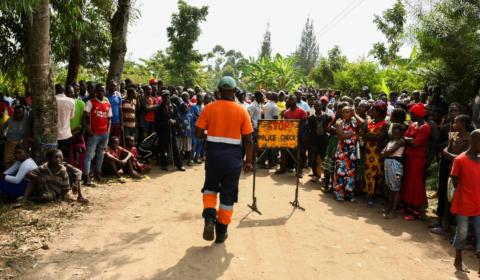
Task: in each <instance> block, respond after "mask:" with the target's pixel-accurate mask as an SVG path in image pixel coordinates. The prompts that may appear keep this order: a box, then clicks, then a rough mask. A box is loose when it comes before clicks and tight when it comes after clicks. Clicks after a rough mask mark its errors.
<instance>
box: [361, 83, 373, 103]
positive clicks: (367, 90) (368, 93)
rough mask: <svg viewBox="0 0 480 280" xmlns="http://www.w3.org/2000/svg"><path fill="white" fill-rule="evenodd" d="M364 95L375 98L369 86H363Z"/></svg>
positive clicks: (368, 98)
mask: <svg viewBox="0 0 480 280" xmlns="http://www.w3.org/2000/svg"><path fill="white" fill-rule="evenodd" d="M363 97H366V98H367V100H370V99H373V96H372V94H371V93H370V89H369V88H368V87H367V86H364V87H363Z"/></svg>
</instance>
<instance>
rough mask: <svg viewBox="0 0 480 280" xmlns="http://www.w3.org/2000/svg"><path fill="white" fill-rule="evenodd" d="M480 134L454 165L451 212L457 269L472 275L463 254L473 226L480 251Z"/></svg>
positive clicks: (473, 133) (473, 138) (477, 133)
mask: <svg viewBox="0 0 480 280" xmlns="http://www.w3.org/2000/svg"><path fill="white" fill-rule="evenodd" d="M479 153H480V130H479V129H477V130H475V131H473V132H472V133H471V134H470V148H469V149H468V150H467V151H466V152H465V153H464V154H460V155H459V156H457V157H456V158H455V159H454V161H453V167H452V173H451V174H452V183H453V186H454V187H455V189H456V190H455V195H454V196H453V199H452V206H451V209H450V211H451V212H452V214H454V215H456V218H457V233H456V234H455V240H454V241H453V247H455V261H454V263H453V264H454V266H455V268H456V269H457V270H459V271H462V272H469V270H468V268H467V267H466V266H465V264H463V261H462V251H463V250H464V249H465V245H466V243H467V236H468V224H469V222H471V224H472V226H473V228H474V229H475V234H476V249H477V252H479V251H480V184H479V183H478V178H479V177H480V158H479V157H478V154H479ZM478 273H479V274H480V270H479V271H478Z"/></svg>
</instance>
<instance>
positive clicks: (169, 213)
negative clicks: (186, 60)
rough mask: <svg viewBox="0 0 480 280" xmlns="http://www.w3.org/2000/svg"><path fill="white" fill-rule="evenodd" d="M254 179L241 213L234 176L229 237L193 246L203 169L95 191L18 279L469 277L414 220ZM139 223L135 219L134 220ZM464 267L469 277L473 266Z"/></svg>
mask: <svg viewBox="0 0 480 280" xmlns="http://www.w3.org/2000/svg"><path fill="white" fill-rule="evenodd" d="M273 172H274V170H261V171H259V173H258V176H257V198H258V205H259V208H260V210H261V211H262V213H263V215H258V214H257V213H255V212H251V211H250V208H248V207H247V204H250V203H251V194H252V178H253V176H251V175H247V176H246V177H245V176H242V177H241V182H240V194H239V203H238V204H236V205H235V213H234V217H233V221H232V224H231V225H230V227H229V238H228V239H227V241H226V243H225V244H224V245H218V244H213V243H211V242H206V241H204V240H203V239H202V230H203V219H202V217H201V211H202V196H201V193H200V189H201V187H202V184H203V178H204V176H203V174H204V170H203V166H195V168H189V169H188V170H187V172H185V173H181V172H175V173H172V172H169V173H165V172H162V173H160V171H158V168H157V167H155V169H154V172H153V173H152V174H150V177H151V180H150V181H147V182H140V183H129V184H126V185H112V186H101V187H100V188H104V190H103V191H102V197H103V198H102V199H97V201H94V202H93V204H91V207H90V208H91V209H92V211H90V212H89V214H85V215H84V216H83V217H82V219H81V220H77V221H75V222H74V226H73V227H72V228H71V229H70V230H69V231H68V232H65V233H64V236H67V238H57V239H55V241H54V242H52V243H51V244H49V246H50V249H49V250H47V251H45V252H46V253H47V254H46V255H44V256H43V257H42V258H41V259H40V261H39V264H38V265H37V266H36V267H35V268H33V269H28V271H27V272H26V274H23V275H21V278H22V279H112V280H116V279H242V280H245V279H469V278H468V277H467V276H465V275H462V274H460V273H458V272H457V273H456V272H455V269H454V268H453V266H452V263H453V254H454V250H453V248H452V247H451V244H450V243H449V241H448V239H446V238H444V237H440V236H436V235H433V234H430V233H429V232H428V229H427V227H426V225H425V224H424V223H422V222H420V221H416V222H407V221H404V220H403V219H402V217H400V218H397V219H394V220H384V219H383V218H382V216H381V214H378V213H377V211H378V210H380V203H378V204H377V205H376V206H375V208H374V209H367V208H366V205H365V204H363V203H361V202H360V203H358V204H352V203H350V202H345V203H344V204H339V203H337V202H335V200H334V199H333V198H332V195H331V194H324V193H322V192H321V191H320V188H321V186H322V185H321V184H320V183H310V182H308V179H309V177H307V176H305V178H304V179H302V180H301V186H300V192H299V196H300V203H301V206H303V207H305V209H306V211H305V212H302V211H299V210H295V209H294V208H293V207H292V206H291V205H290V204H289V202H290V201H293V199H294V194H295V187H294V186H295V177H294V175H293V174H288V173H287V174H285V175H275V174H273ZM138 215H140V216H138ZM465 262H466V264H467V266H468V267H469V268H470V269H472V270H473V271H472V272H471V273H470V274H467V275H468V276H469V277H470V279H476V278H477V275H476V271H475V270H477V269H478V261H477V259H475V257H474V255H473V253H472V252H466V253H465Z"/></svg>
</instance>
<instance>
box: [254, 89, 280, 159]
mask: <svg viewBox="0 0 480 280" xmlns="http://www.w3.org/2000/svg"><path fill="white" fill-rule="evenodd" d="M277 102H278V93H276V92H273V93H271V94H270V101H268V103H267V104H266V105H265V106H264V107H263V118H264V119H265V120H278V115H279V113H280V112H279V109H278V105H277ZM275 154H276V153H275ZM267 157H268V163H269V166H266V165H265V160H266V158H267ZM277 158H278V155H277ZM273 166H276V164H275V162H274V151H273V149H268V151H267V152H266V153H265V154H264V155H263V157H262V158H260V162H259V168H265V167H268V168H270V167H273Z"/></svg>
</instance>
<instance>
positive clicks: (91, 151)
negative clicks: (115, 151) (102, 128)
mask: <svg viewBox="0 0 480 280" xmlns="http://www.w3.org/2000/svg"><path fill="white" fill-rule="evenodd" d="M108 136H109V134H108V132H107V133H105V134H101V135H93V136H90V137H88V140H87V152H86V154H85V161H84V164H83V165H84V169H85V170H84V172H83V174H85V175H87V176H88V174H89V173H90V164H91V163H92V159H93V157H94V156H96V157H95V170H96V171H102V164H103V156H104V155H105V150H106V149H107V145H108Z"/></svg>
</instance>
